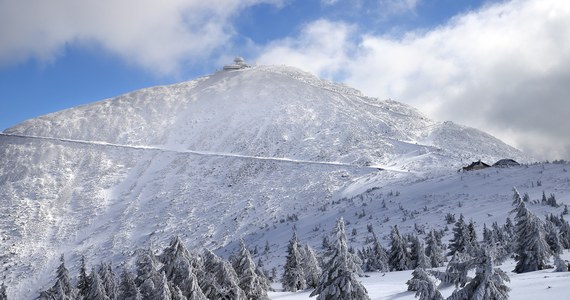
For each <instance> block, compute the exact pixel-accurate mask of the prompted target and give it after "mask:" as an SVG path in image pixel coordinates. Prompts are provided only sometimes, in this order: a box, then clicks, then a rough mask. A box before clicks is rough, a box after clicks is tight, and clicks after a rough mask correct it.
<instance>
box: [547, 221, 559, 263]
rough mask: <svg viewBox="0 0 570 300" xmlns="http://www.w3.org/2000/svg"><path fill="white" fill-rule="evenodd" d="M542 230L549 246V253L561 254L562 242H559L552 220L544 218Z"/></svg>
mask: <svg viewBox="0 0 570 300" xmlns="http://www.w3.org/2000/svg"><path fill="white" fill-rule="evenodd" d="M544 231H545V234H546V236H545V237H546V243H547V244H548V246H549V247H550V253H552V254H554V255H556V254H562V249H563V248H562V243H561V242H560V236H559V233H558V228H556V226H555V225H554V224H553V223H552V222H550V221H548V220H546V221H544Z"/></svg>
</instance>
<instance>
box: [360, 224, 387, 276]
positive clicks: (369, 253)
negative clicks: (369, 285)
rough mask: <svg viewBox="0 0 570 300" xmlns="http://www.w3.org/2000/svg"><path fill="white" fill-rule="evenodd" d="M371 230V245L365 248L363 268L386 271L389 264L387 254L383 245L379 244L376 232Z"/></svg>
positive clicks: (369, 270)
mask: <svg viewBox="0 0 570 300" xmlns="http://www.w3.org/2000/svg"><path fill="white" fill-rule="evenodd" d="M371 232H372V247H371V248H370V249H367V250H366V260H365V262H364V263H365V264H364V267H365V270H366V271H368V272H371V271H372V272H376V271H380V272H388V271H389V270H390V265H389V264H388V254H387V253H386V250H384V247H382V245H381V244H380V241H379V240H378V237H377V236H376V233H375V232H374V231H373V230H371Z"/></svg>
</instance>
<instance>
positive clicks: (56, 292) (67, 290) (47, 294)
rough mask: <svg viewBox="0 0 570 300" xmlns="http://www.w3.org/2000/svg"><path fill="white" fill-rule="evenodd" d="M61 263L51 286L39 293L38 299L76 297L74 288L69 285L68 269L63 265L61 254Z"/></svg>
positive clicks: (59, 299) (65, 299)
mask: <svg viewBox="0 0 570 300" xmlns="http://www.w3.org/2000/svg"><path fill="white" fill-rule="evenodd" d="M60 261H61V264H60V265H59V266H58V267H57V271H56V279H55V284H54V285H53V287H51V288H50V289H48V290H47V291H42V292H41V293H40V297H39V298H40V299H57V300H71V299H75V298H76V290H75V289H74V288H73V287H72V286H71V282H70V277H69V271H68V270H67V268H66V267H65V258H64V256H63V254H62V255H61V257H60Z"/></svg>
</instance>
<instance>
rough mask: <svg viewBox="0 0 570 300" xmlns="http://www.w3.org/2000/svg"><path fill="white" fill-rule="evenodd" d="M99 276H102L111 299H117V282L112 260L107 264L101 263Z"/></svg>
mask: <svg viewBox="0 0 570 300" xmlns="http://www.w3.org/2000/svg"><path fill="white" fill-rule="evenodd" d="M99 277H100V278H101V282H102V284H103V288H104V289H105V294H106V295H107V297H109V299H110V300H115V299H117V282H116V276H115V273H114V272H113V266H112V264H111V262H108V263H106V264H105V263H101V264H100V265H99Z"/></svg>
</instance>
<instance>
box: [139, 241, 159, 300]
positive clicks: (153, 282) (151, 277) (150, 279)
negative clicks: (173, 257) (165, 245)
mask: <svg viewBox="0 0 570 300" xmlns="http://www.w3.org/2000/svg"><path fill="white" fill-rule="evenodd" d="M135 266H136V270H137V277H136V278H135V283H136V284H137V287H138V288H139V291H140V293H141V295H142V298H143V299H150V298H151V297H153V295H154V290H155V289H156V286H157V284H158V283H159V281H160V278H159V276H160V273H158V271H157V266H158V261H157V260H156V258H155V256H154V254H153V253H152V251H151V250H150V249H147V250H139V251H138V253H137V257H136V262H135Z"/></svg>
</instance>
